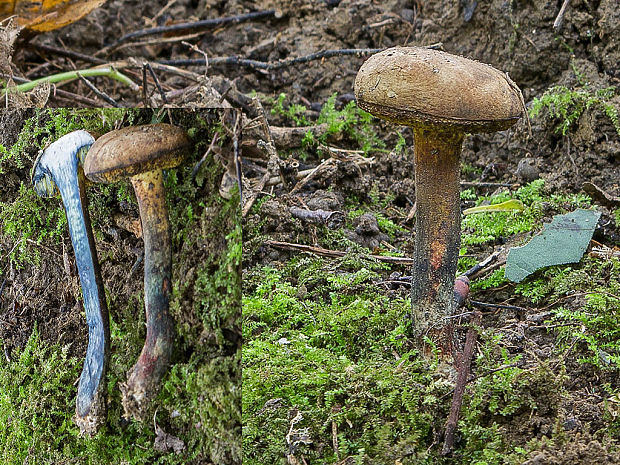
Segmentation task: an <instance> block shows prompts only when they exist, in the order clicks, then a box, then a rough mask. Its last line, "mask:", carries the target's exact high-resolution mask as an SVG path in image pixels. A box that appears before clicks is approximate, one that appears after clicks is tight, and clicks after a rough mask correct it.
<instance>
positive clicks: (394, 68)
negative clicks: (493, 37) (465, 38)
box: [355, 47, 523, 344]
mask: <svg viewBox="0 0 620 465" xmlns="http://www.w3.org/2000/svg"><path fill="white" fill-rule="evenodd" d="M355 96H356V99H357V104H358V105H359V107H360V108H362V109H363V110H366V111H368V112H370V113H371V114H373V115H374V116H377V117H379V118H382V119H385V120H387V121H390V122H392V123H396V124H401V125H405V126H410V127H411V128H412V130H413V134H414V152H415V195H416V205H417V213H416V215H417V217H416V235H415V245H414V247H415V256H414V269H413V278H414V279H413V282H412V286H411V288H412V293H411V300H412V306H413V318H414V328H415V331H416V334H417V335H418V336H423V335H425V334H427V333H428V332H429V330H430V329H431V328H437V327H439V328H441V327H442V326H443V325H442V322H445V318H446V317H447V316H449V315H451V314H452V311H453V306H454V303H453V292H454V280H455V274H456V265H457V259H458V254H459V245H460V236H461V226H460V224H461V211H460V199H459V175H460V166H459V157H460V153H461V146H462V143H463V139H464V136H465V134H466V133H478V132H494V131H501V130H505V129H508V128H509V127H510V126H512V125H513V124H515V123H516V122H517V120H518V119H519V118H520V117H521V114H522V108H523V106H522V100H521V93H520V91H519V89H518V88H517V86H516V85H515V84H514V83H513V82H512V81H511V80H510V78H508V76H507V75H505V74H504V73H502V72H500V71H498V70H496V69H495V68H492V67H491V66H489V65H486V64H483V63H479V62H477V61H473V60H469V59H467V58H463V57H458V56H455V55H451V54H448V53H445V52H442V51H437V50H430V49H426V48H418V47H395V48H391V49H388V50H384V51H383V52H380V53H377V54H376V55H373V56H371V57H370V58H369V59H368V60H367V61H366V62H365V63H364V64H363V65H362V67H361V68H360V70H359V72H358V74H357V77H356V80H355ZM443 342H447V343H448V344H449V341H446V340H444V341H443Z"/></svg>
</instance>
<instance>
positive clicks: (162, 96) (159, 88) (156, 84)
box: [145, 61, 168, 104]
mask: <svg viewBox="0 0 620 465" xmlns="http://www.w3.org/2000/svg"><path fill="white" fill-rule="evenodd" d="M146 68H147V69H148V70H149V73H150V75H151V77H152V78H153V81H155V87H157V90H158V91H159V95H161V100H162V102H164V104H166V103H168V99H166V93H165V92H164V89H162V87H161V84H160V83H159V79H157V75H156V74H155V71H153V67H152V66H151V64H150V63H149V62H148V61H147V62H146ZM145 83H146V80H145Z"/></svg>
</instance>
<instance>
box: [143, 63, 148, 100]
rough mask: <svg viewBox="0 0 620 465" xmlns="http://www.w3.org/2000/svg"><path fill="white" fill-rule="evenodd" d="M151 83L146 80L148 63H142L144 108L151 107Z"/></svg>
mask: <svg viewBox="0 0 620 465" xmlns="http://www.w3.org/2000/svg"><path fill="white" fill-rule="evenodd" d="M148 87H149V84H148V82H146V63H142V102H143V104H144V108H148V107H149V97H148V95H149V91H148Z"/></svg>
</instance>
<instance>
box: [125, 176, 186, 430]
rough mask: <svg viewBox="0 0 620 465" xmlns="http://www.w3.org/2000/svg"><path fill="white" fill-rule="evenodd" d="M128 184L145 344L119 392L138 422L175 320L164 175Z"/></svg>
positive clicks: (167, 352) (168, 351)
mask: <svg viewBox="0 0 620 465" xmlns="http://www.w3.org/2000/svg"><path fill="white" fill-rule="evenodd" d="M131 183H132V185H133V187H134V190H135V192H136V199H137V200H138V207H139V208H140V218H141V219H142V237H143V239H144V250H145V254H144V306H145V308H146V341H145V343H144V346H143V347H142V352H140V357H139V358H138V361H137V362H136V363H135V365H134V366H133V368H132V369H131V370H130V371H129V373H128V377H127V384H126V385H124V386H123V387H122V390H123V405H124V407H125V411H126V412H127V413H128V414H130V415H131V416H133V417H137V418H140V417H142V416H143V412H144V410H145V404H147V403H148V402H149V401H151V400H152V398H153V397H154V396H155V395H156V393H157V392H158V391H159V388H160V383H161V380H162V378H163V376H164V374H165V373H166V370H167V369H168V364H169V363H170V356H171V355H172V349H173V340H174V320H173V319H172V316H171V315H170V311H169V309H168V303H169V300H170V292H171V288H172V284H171V281H170V277H171V274H172V252H171V248H170V222H169V220H168V211H167V208H166V202H165V191H164V181H163V172H162V171H161V170H156V171H149V172H146V173H142V174H138V175H135V176H133V177H132V178H131Z"/></svg>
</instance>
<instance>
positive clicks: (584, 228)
mask: <svg viewBox="0 0 620 465" xmlns="http://www.w3.org/2000/svg"><path fill="white" fill-rule="evenodd" d="M600 216H601V213H600V212H597V211H594V210H582V209H579V210H575V211H574V212H571V213H567V214H566V215H556V216H554V217H553V219H552V221H551V223H545V225H544V228H543V232H542V234H539V235H538V236H535V237H534V238H533V239H532V240H531V241H530V242H529V243H527V244H526V245H524V246H522V247H513V248H511V249H510V252H509V253H508V257H507V258H506V273H505V276H506V278H508V279H509V280H511V281H514V282H516V283H518V282H520V281H523V279H525V277H526V276H529V275H530V274H532V273H534V272H535V271H536V270H538V269H540V268H543V267H545V266H550V265H562V264H565V263H576V262H578V261H579V260H581V257H583V254H584V253H585V251H586V248H587V247H588V244H589V243H590V239H592V234H593V233H594V228H595V227H596V223H597V222H598V219H599V217H600Z"/></svg>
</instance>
